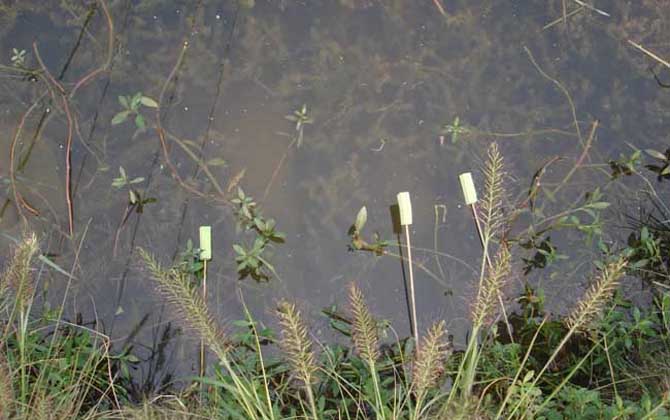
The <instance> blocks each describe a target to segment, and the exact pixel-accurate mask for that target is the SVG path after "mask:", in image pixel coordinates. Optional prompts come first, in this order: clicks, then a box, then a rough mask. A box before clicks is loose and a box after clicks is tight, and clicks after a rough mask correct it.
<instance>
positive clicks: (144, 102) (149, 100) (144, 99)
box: [140, 96, 158, 108]
mask: <svg viewBox="0 0 670 420" xmlns="http://www.w3.org/2000/svg"><path fill="white" fill-rule="evenodd" d="M140 102H142V105H144V106H148V107H149V108H158V102H156V101H155V100H153V99H152V98H150V97H148V96H142V99H140Z"/></svg>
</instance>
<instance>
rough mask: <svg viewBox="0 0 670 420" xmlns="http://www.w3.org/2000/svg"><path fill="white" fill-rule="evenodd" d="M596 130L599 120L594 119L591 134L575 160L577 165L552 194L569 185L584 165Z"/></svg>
mask: <svg viewBox="0 0 670 420" xmlns="http://www.w3.org/2000/svg"><path fill="white" fill-rule="evenodd" d="M596 130H598V120H595V121H593V123H592V124H591V131H590V132H589V136H588V137H587V138H586V143H585V144H584V149H583V150H582V153H581V154H580V155H579V157H578V158H577V160H576V161H575V165H574V166H573V167H572V169H570V171H569V172H568V173H567V174H566V175H565V178H563V180H562V181H561V183H560V184H558V185H557V186H556V188H555V189H554V191H553V192H552V195H556V193H558V192H559V191H560V190H561V188H563V187H564V186H565V185H567V183H568V181H569V180H570V178H572V176H573V175H574V174H575V172H577V170H578V169H579V168H580V167H581V166H582V164H583V163H584V160H585V159H586V157H587V156H588V154H589V150H590V149H591V145H592V144H593V139H594V138H595V136H596Z"/></svg>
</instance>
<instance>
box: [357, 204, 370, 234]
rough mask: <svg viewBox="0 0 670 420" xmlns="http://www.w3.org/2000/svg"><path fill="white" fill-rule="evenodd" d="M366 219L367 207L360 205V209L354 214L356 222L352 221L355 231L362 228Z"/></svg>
mask: <svg viewBox="0 0 670 420" xmlns="http://www.w3.org/2000/svg"><path fill="white" fill-rule="evenodd" d="M367 221H368V209H367V208H366V207H365V206H363V207H361V209H360V210H358V214H357V215H356V222H355V223H354V227H355V228H356V231H357V232H360V231H361V230H363V226H365V223H366V222H367Z"/></svg>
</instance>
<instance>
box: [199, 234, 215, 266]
mask: <svg viewBox="0 0 670 420" xmlns="http://www.w3.org/2000/svg"><path fill="white" fill-rule="evenodd" d="M199 233H200V259H201V260H203V261H207V260H211V259H212V227H211V226H200V231H199Z"/></svg>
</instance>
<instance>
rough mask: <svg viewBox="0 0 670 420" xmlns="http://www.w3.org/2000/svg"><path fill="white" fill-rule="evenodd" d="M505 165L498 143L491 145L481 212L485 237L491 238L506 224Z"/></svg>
mask: <svg viewBox="0 0 670 420" xmlns="http://www.w3.org/2000/svg"><path fill="white" fill-rule="evenodd" d="M505 176H506V173H505V165H504V161H503V157H502V154H500V150H498V144H497V143H491V145H490V146H489V148H488V157H487V160H486V164H485V165H484V196H483V197H482V198H481V200H480V205H479V210H480V214H481V220H482V223H483V225H484V226H483V231H484V236H485V237H491V236H492V235H494V234H496V232H497V231H498V230H500V229H501V228H502V225H503V222H504V214H503V201H504V199H505V188H504V186H503V181H504V179H505Z"/></svg>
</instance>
